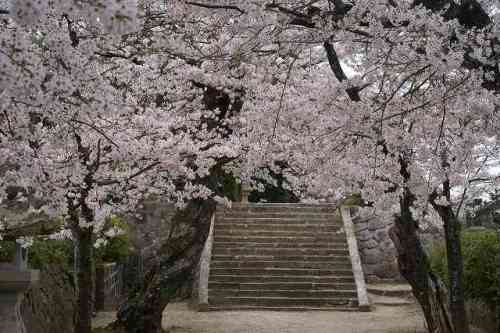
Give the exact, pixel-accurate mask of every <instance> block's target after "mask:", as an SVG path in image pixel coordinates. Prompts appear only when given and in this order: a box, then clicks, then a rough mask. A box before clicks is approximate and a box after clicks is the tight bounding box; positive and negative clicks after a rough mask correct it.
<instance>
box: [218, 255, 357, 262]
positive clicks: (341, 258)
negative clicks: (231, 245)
mask: <svg viewBox="0 0 500 333" xmlns="http://www.w3.org/2000/svg"><path fill="white" fill-rule="evenodd" d="M218 260H220V261H226V260H249V261H266V260H285V261H327V262H331V261H347V262H351V260H350V259H349V257H347V256H335V255H329V256H321V255H276V256H274V255H212V261H218Z"/></svg>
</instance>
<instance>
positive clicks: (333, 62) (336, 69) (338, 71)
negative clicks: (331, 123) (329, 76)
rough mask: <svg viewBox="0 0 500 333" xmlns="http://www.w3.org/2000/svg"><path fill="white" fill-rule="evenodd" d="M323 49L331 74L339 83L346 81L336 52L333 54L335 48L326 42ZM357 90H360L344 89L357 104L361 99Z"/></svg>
mask: <svg viewBox="0 0 500 333" xmlns="http://www.w3.org/2000/svg"><path fill="white" fill-rule="evenodd" d="M323 47H324V48H325V51H326V56H327V58H328V63H330V68H331V69H332V72H333V74H335V77H336V78H337V79H338V80H339V81H340V82H342V81H345V80H347V76H346V75H345V72H344V70H343V69H342V66H341V65H340V61H339V58H338V56H337V52H335V48H334V47H333V45H332V43H330V42H328V41H326V42H324V43H323ZM359 90H360V89H359V88H358V87H350V88H347V89H346V92H347V95H349V98H350V99H351V100H352V101H354V102H359V101H361V97H360V96H359Z"/></svg>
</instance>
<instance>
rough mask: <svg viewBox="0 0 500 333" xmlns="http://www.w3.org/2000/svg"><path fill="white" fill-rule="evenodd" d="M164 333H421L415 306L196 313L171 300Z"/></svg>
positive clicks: (164, 322)
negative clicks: (326, 310) (357, 309)
mask: <svg viewBox="0 0 500 333" xmlns="http://www.w3.org/2000/svg"><path fill="white" fill-rule="evenodd" d="M163 328H164V329H165V331H166V332H167V333H309V332H311V333H420V332H425V329H424V320H423V318H422V315H421V313H420V310H419V309H418V308H417V307H416V306H415V305H408V306H398V307H393V306H378V307H377V308H376V309H374V311H372V312H322V311H315V312H271V311H223V312H222V311H221V312H195V311H193V310H191V309H189V308H188V306H187V303H172V304H169V305H168V306H167V308H166V309H165V312H164V314H163Z"/></svg>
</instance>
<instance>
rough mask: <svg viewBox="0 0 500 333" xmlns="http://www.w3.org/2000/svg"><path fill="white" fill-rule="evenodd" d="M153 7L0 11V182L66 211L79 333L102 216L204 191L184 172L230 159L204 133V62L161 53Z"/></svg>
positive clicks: (217, 138) (51, 209) (17, 5)
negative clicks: (161, 198) (153, 200)
mask: <svg viewBox="0 0 500 333" xmlns="http://www.w3.org/2000/svg"><path fill="white" fill-rule="evenodd" d="M151 10H152V6H149V5H147V4H141V6H140V7H138V6H137V4H134V3H133V2H130V1H129V2H123V1H117V2H113V3H109V2H106V4H104V3H103V2H102V3H101V2H98V1H96V2H88V3H87V2H78V1H75V2H71V1H70V2H66V1H61V2H60V3H59V2H53V3H50V4H49V3H47V2H45V1H38V2H31V1H14V2H12V4H11V6H10V8H9V9H6V10H4V11H3V12H4V13H5V14H6V16H5V18H4V17H2V22H1V25H0V29H1V36H2V37H1V40H0V44H1V50H0V54H1V56H0V63H1V66H0V67H1V68H2V70H1V75H0V76H1V79H0V82H1V84H0V94H1V96H2V105H1V112H2V116H1V120H2V122H1V124H0V128H1V129H0V140H1V141H0V149H1V151H2V154H1V155H2V157H1V159H2V160H1V161H0V163H1V165H3V166H7V170H6V171H5V173H4V174H3V175H2V178H1V180H0V184H1V186H0V189H2V191H1V192H2V194H3V193H5V192H6V191H5V190H6V189H7V188H8V187H9V186H16V187H21V188H23V189H24V191H21V192H20V193H19V194H18V196H19V198H18V200H23V198H22V197H23V195H24V194H26V193H28V192H29V193H30V195H32V196H34V197H36V198H40V199H42V201H43V203H44V205H43V207H42V208H41V209H42V210H43V211H44V212H45V213H47V214H48V215H49V216H53V217H59V216H63V217H64V221H65V227H67V228H68V229H70V230H71V235H72V239H73V240H74V241H75V244H76V245H75V246H76V249H77V256H76V259H75V261H76V267H77V272H76V276H77V289H78V313H77V322H76V331H77V332H90V329H91V325H90V319H91V290H92V289H91V285H92V279H91V267H92V264H91V263H92V247H93V242H94V240H95V236H94V234H95V233H98V232H99V231H100V230H101V229H102V227H103V225H104V221H105V218H106V217H108V216H109V215H110V214H111V213H114V212H116V211H120V210H130V209H131V208H133V207H135V206H136V204H137V203H138V202H139V201H140V200H141V199H142V198H144V197H147V196H151V195H154V196H158V195H161V196H166V197H169V198H172V199H173V200H175V201H177V202H179V203H182V202H183V201H185V200H189V199H192V198H206V197H207V196H208V195H209V194H210V191H209V190H208V189H207V188H206V186H204V185H203V184H199V183H195V182H193V181H194V180H195V179H197V178H198V177H199V176H200V175H205V174H206V173H208V172H209V171H210V169H211V168H212V167H213V166H214V165H215V164H216V162H217V161H216V159H217V158H223V157H228V158H232V157H233V149H232V147H231V142H223V141H221V136H222V135H223V133H222V132H221V133H219V132H214V131H211V130H210V121H211V120H210V119H213V118H216V117H217V115H216V112H217V111H216V110H215V111H214V110H209V109H207V108H204V107H202V106H203V105H204V104H203V103H202V99H203V93H202V92H203V90H205V89H207V87H208V86H209V84H210V85H211V84H212V83H213V80H212V78H211V74H210V71H204V70H203V69H200V68H198V67H195V66H193V65H192V64H190V63H189V59H181V58H179V57H175V58H171V57H169V56H168V53H167V55H166V56H165V54H163V51H164V50H165V49H164V48H168V45H167V44H168V43H167V42H165V41H164V37H163V36H166V32H165V31H159V32H158V34H155V32H154V31H153V30H154V29H155V28H157V27H158V26H159V23H157V25H156V26H154V25H152V26H148V24H152V21H151V20H150V17H148V16H147V14H148V13H149V12H150V11H151ZM96 13H97V14H96ZM140 15H142V18H141V20H142V21H141V22H139V21H140V19H139V16H140ZM160 54H161V56H160ZM207 82H208V83H207ZM214 85H216V84H214ZM231 98H232V99H234V95H233V96H232V97H231ZM7 222H8V221H7ZM7 227H8V228H9V227H12V226H9V225H7Z"/></svg>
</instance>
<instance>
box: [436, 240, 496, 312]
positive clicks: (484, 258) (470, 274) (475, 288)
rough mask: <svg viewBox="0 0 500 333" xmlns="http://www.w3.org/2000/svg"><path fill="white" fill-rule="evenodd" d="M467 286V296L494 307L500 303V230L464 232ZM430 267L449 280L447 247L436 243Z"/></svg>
mask: <svg viewBox="0 0 500 333" xmlns="http://www.w3.org/2000/svg"><path fill="white" fill-rule="evenodd" d="M462 253H463V258H464V287H465V296H466V297H467V299H474V300H481V301H483V302H485V303H486V304H488V305H490V306H491V307H494V306H495V305H496V304H498V303H499V302H500V233H499V232H495V231H474V232H464V233H463V236H462ZM430 262H431V267H432V269H433V270H434V272H436V273H437V274H438V275H439V276H441V278H442V279H443V280H444V281H445V282H446V283H448V274H447V271H448V269H447V261H446V248H445V246H444V244H435V245H434V246H433V248H432V251H431V255H430Z"/></svg>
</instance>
